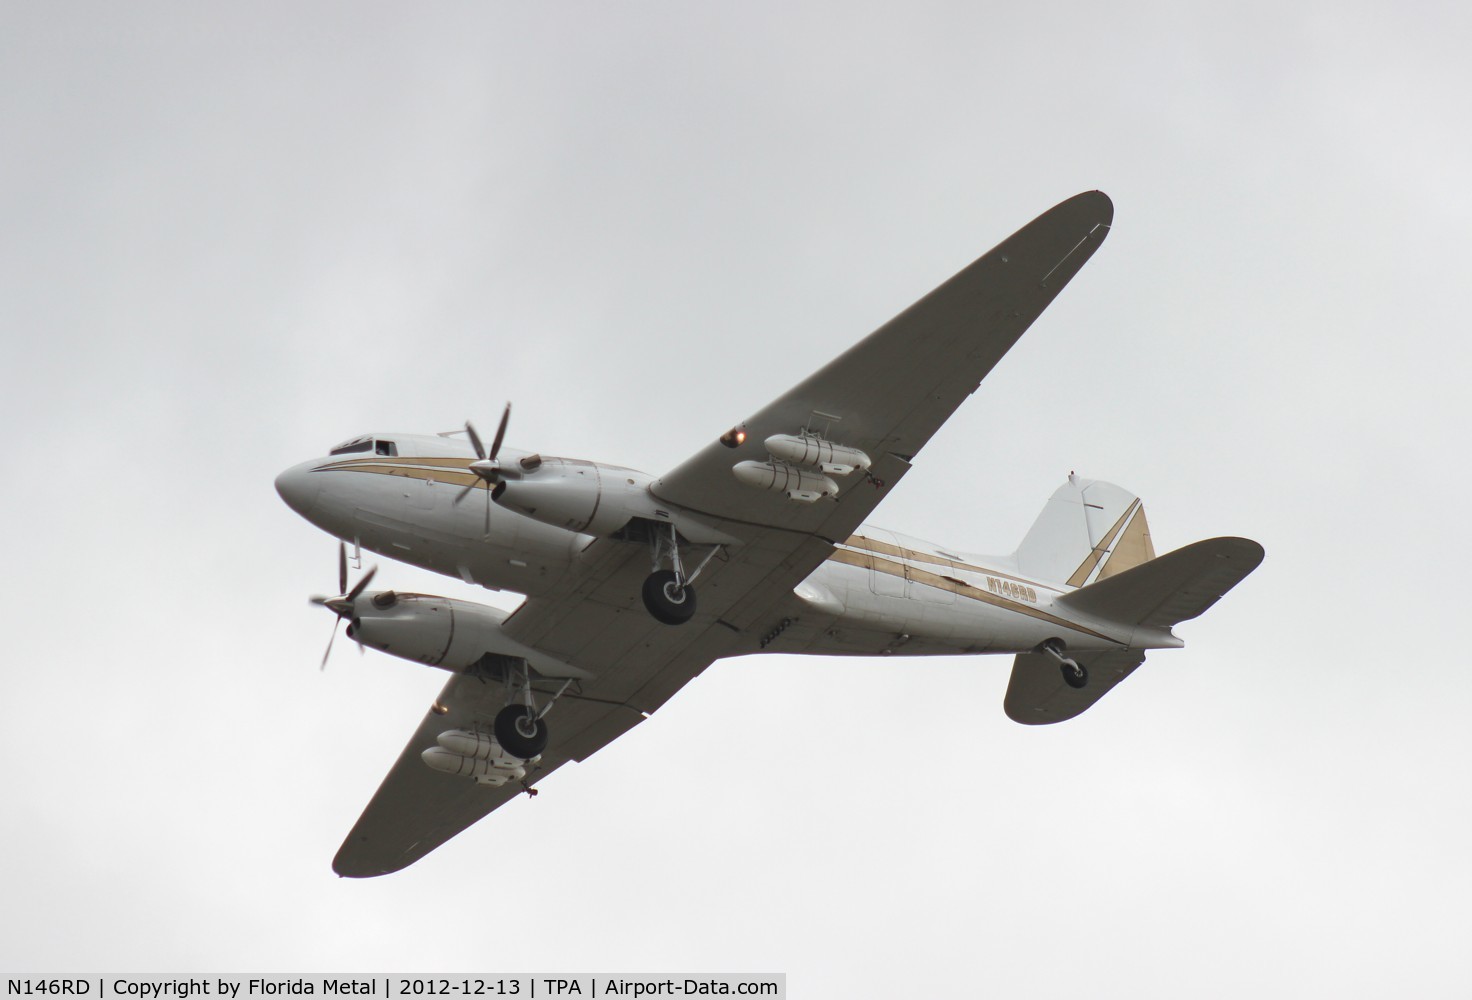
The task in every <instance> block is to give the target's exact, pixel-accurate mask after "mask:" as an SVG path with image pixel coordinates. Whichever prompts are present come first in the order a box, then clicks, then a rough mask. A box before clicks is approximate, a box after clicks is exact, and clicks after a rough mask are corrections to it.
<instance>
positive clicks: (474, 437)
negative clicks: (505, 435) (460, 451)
mask: <svg viewBox="0 0 1472 1000" xmlns="http://www.w3.org/2000/svg"><path fill="white" fill-rule="evenodd" d="M465 433H466V434H469V435H470V444H471V447H473V448H474V449H475V456H476V457H477V458H482V459H483V458H485V457H486V449H485V445H483V444H481V443H480V435H479V434H477V433H475V425H474V424H472V423H471V422H470V421H469V420H467V421H465Z"/></svg>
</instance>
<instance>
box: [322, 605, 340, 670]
mask: <svg viewBox="0 0 1472 1000" xmlns="http://www.w3.org/2000/svg"><path fill="white" fill-rule="evenodd" d="M340 620H341V619H338V618H334V619H333V620H332V638H331V639H328V640H327V652H325V653H323V654H322V666H320V667H318V668H317V669H318V670H326V669H327V658H328V657H329V656H331V655H332V644H333V643H334V642H336V641H337V623H338V622H339V621H340Z"/></svg>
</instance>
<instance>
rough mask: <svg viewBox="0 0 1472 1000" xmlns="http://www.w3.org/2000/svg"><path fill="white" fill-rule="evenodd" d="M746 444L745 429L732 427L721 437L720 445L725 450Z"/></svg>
mask: <svg viewBox="0 0 1472 1000" xmlns="http://www.w3.org/2000/svg"><path fill="white" fill-rule="evenodd" d="M745 443H746V428H745V427H732V428H731V429H730V430H728V431H727V432H726V433H724V434H722V435H721V444H723V445H725V446H726V447H727V448H739V447H741V446H742V445H743V444H745Z"/></svg>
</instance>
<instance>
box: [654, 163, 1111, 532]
mask: <svg viewBox="0 0 1472 1000" xmlns="http://www.w3.org/2000/svg"><path fill="white" fill-rule="evenodd" d="M1113 218H1114V205H1113V203H1111V202H1110V200H1109V198H1108V196H1107V195H1105V194H1103V193H1102V192H1099V191H1089V192H1085V193H1084V194H1080V195H1075V196H1074V197H1072V198H1069V199H1068V200H1067V201H1065V202H1062V203H1061V204H1059V205H1056V206H1054V207H1053V208H1051V209H1049V210H1048V211H1046V212H1044V213H1043V214H1042V215H1040V216H1038V217H1037V218H1036V219H1034V220H1033V221H1032V222H1030V223H1028V224H1027V225H1026V226H1023V227H1022V228H1021V229H1019V230H1018V231H1017V232H1016V233H1013V234H1012V235H1011V236H1010V237H1008V238H1007V239H1005V240H1003V241H1002V243H1001V244H1000V245H998V246H997V247H996V248H995V249H993V250H992V251H991V252H990V253H987V254H985V255H984V256H982V257H981V258H980V259H978V260H976V261H975V262H973V263H972V264H971V265H969V266H968V267H966V268H964V269H963V270H961V271H960V273H958V274H956V275H955V276H954V277H952V278H951V279H950V280H949V281H947V282H945V283H944V284H943V285H941V286H940V287H939V288H937V289H935V290H934V291H933V292H931V293H930V294H929V295H927V296H925V298H923V299H921V300H920V301H919V302H916V303H915V304H914V305H912V306H911V307H910V308H908V309H906V310H905V311H904V312H902V313H900V314H899V315H898V316H896V317H895V318H894V319H892V320H890V321H889V322H888V323H886V324H885V325H884V326H882V327H880V328H879V329H878V330H876V331H875V332H874V333H872V334H870V335H869V336H868V337H866V338H864V339H863V340H861V341H860V342H859V343H857V344H855V345H854V346H853V347H852V348H850V349H849V350H848V351H845V352H844V353H843V354H841V355H839V356H838V357H837V358H835V359H834V360H833V361H832V362H830V363H829V364H828V365H826V366H824V367H823V368H822V369H820V370H819V371H817V372H815V373H814V374H813V375H811V376H810V377H808V378H807V379H805V380H804V381H802V382H800V383H799V384H798V385H796V386H794V387H793V388H792V389H791V390H789V391H788V392H786V393H784V394H783V395H781V396H779V397H778V398H777V399H776V400H775V401H773V402H772V403H771V404H769V405H768V406H766V407H765V408H763V409H762V410H761V411H759V412H758V413H756V414H754V415H752V416H750V417H748V418H747V419H746V421H745V425H744V426H745V429H746V441H745V443H744V444H743V445H741V446H740V447H738V448H735V449H731V448H727V447H726V446H725V445H723V444H721V443H719V442H718V441H715V440H712V441H711V443H710V444H709V445H708V446H707V447H706V448H704V449H703V450H702V451H700V452H699V453H698V454H696V455H695V456H694V457H693V458H691V459H690V460H689V461H687V462H685V463H684V464H683V465H681V466H679V467H678V468H676V469H675V470H674V471H672V472H670V473H669V474H668V475H666V476H664V477H663V478H661V479H660V480H659V481H658V482H657V483H655V485H654V487H653V491H654V494H655V495H656V496H657V497H659V498H660V499H661V500H664V501H666V502H668V503H672V504H677V505H679V506H681V507H685V508H688V509H690V510H693V511H698V512H701V513H704V514H706V515H710V516H714V517H719V518H724V519H729V520H731V521H733V522H737V523H739V524H755V525H762V526H769V527H777V528H783V529H786V530H790V531H797V532H801V533H803V534H817V535H821V536H823V537H826V538H828V539H829V540H830V541H841V540H843V539H844V538H846V537H847V534H848V531H849V530H850V529H851V528H852V527H853V526H856V525H858V524H860V523H862V522H863V521H864V519H865V515H867V513H868V512H869V511H871V510H872V509H873V508H874V507H875V506H876V505H877V504H878V502H879V500H880V499H882V498H883V496H884V492H885V491H884V490H883V489H880V490H876V489H875V488H874V487H872V486H871V485H869V484H868V483H865V482H862V481H860V477H858V476H849V477H848V478H847V480H845V481H842V482H840V484H839V485H840V488H841V492H840V494H839V497H838V503H837V505H836V506H835V505H834V504H833V503H832V502H831V501H829V502H826V503H825V502H821V501H820V502H818V503H812V504H804V503H794V502H792V501H791V500H789V499H787V497H786V496H785V495H784V494H782V493H779V492H773V491H764V490H758V489H754V488H752V487H750V486H745V485H743V484H741V483H740V482H738V481H737V480H736V479H735V477H734V476H733V475H732V472H731V468H732V466H734V465H735V464H736V463H738V462H741V461H744V460H748V459H749V460H754V461H759V462H760V461H766V460H767V457H768V456H767V451H766V448H765V446H764V445H763V442H764V441H765V440H766V439H767V438H768V437H770V436H771V435H773V434H797V433H799V432H800V431H802V430H803V429H804V428H808V429H811V430H813V431H815V432H818V433H820V434H821V435H822V436H823V437H824V438H826V439H828V440H830V441H833V442H835V443H837V444H842V445H847V446H849V447H853V448H858V449H860V450H861V451H863V452H865V453H867V454H868V455H869V456H870V457H871V458H873V459H875V460H876V462H879V463H883V462H884V460H885V459H886V458H887V459H888V460H889V463H890V464H891V465H893V464H896V463H897V464H899V465H900V466H901V467H902V468H908V467H909V463H910V462H911V461H913V460H914V457H915V455H916V454H917V453H918V452H919V451H920V449H921V448H922V447H923V446H924V445H925V443H926V442H927V441H929V440H930V438H931V436H932V435H933V434H934V433H935V432H936V430H938V429H939V428H940V426H941V424H943V423H944V422H945V421H946V419H947V418H948V417H950V415H951V414H952V413H953V412H955V410H956V407H958V406H960V405H961V403H962V401H963V400H965V399H966V397H967V396H969V395H970V394H971V393H972V392H974V391H975V390H976V388H977V386H978V385H980V383H981V380H982V379H983V378H985V377H986V375H987V373H988V372H990V371H991V370H992V368H993V366H995V365H996V363H997V362H998V361H999V360H1001V358H1002V355H1004V354H1006V353H1007V351H1008V350H1009V349H1010V348H1011V347H1012V345H1013V344H1015V343H1016V342H1017V339H1018V338H1019V337H1021V336H1022V334H1023V332H1024V331H1026V330H1027V328H1028V327H1029V326H1031V325H1032V322H1033V321H1034V320H1035V319H1037V318H1038V316H1039V314H1041V313H1042V311H1043V309H1044V308H1046V307H1047V305H1048V304H1049V303H1050V302H1052V301H1053V299H1054V297H1055V296H1057V294H1058V293H1059V292H1060V291H1061V290H1062V289H1063V286H1064V285H1066V284H1068V282H1069V280H1070V279H1071V278H1072V277H1073V276H1074V275H1075V274H1077V273H1078V270H1079V268H1081V267H1083V265H1084V263H1085V262H1087V261H1088V259H1089V257H1090V256H1092V255H1093V253H1094V251H1095V250H1097V249H1098V248H1099V246H1100V244H1102V243H1103V241H1104V237H1105V236H1106V235H1108V232H1109V225H1110V222H1111V221H1112V220H1113ZM725 430H726V428H724V427H723V428H720V429H719V430H718V431H717V432H716V433H717V434H719V433H721V432H724V431H725ZM715 436H716V435H715V434H713V435H712V438H714V437H715ZM874 474H875V475H876V476H878V477H879V478H880V479H883V480H885V484H886V489H887V488H888V486H890V485H892V483H891V481H890V479H889V478H888V477H886V475H885V473H884V472H883V471H881V470H880V469H879V468H876V469H875V470H874ZM856 507H861V508H863V514H861V515H859V516H857V517H855V516H854V511H853V509H852V508H856Z"/></svg>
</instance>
